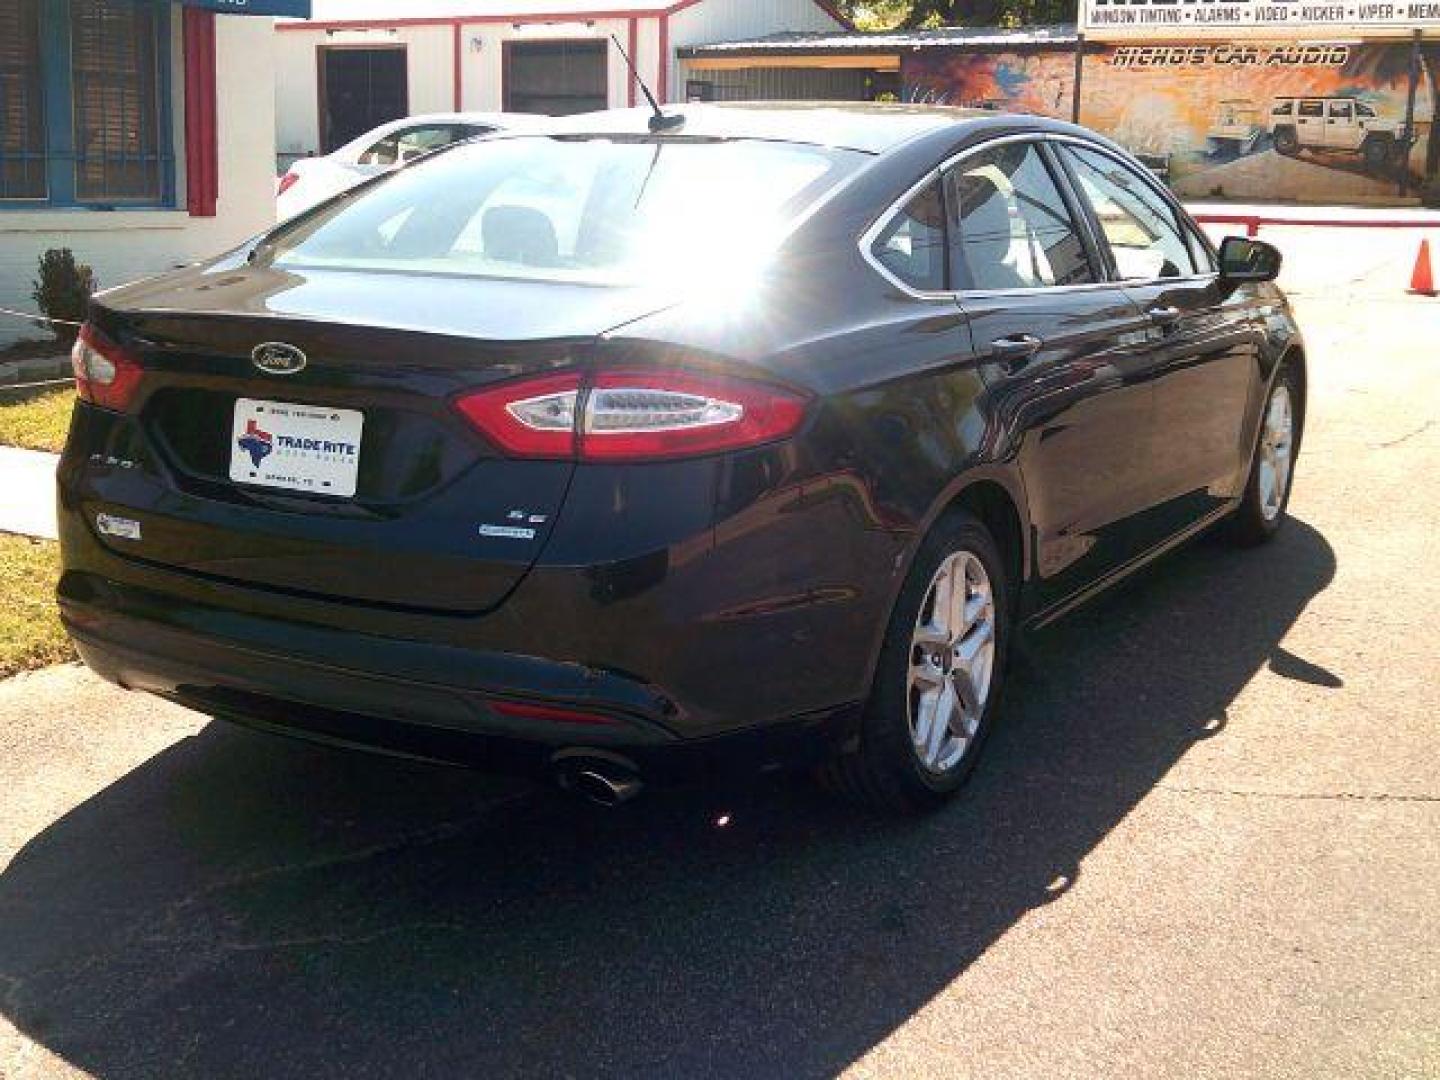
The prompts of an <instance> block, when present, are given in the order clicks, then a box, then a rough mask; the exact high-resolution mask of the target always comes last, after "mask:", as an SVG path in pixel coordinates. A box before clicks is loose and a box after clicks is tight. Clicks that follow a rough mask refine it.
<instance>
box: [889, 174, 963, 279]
mask: <svg viewBox="0 0 1440 1080" xmlns="http://www.w3.org/2000/svg"><path fill="white" fill-rule="evenodd" d="M870 254H871V255H872V256H874V258H875V261H876V262H878V263H879V264H880V265H881V266H883V267H885V269H886V270H888V271H890V273H891V274H893V275H894V276H895V277H897V278H899V279H900V280H901V281H903V282H904V283H905V284H906V285H909V286H910V288H912V289H916V290H918V291H919V292H939V291H940V290H942V289H944V288H945V287H946V284H945V201H944V199H943V198H942V197H941V194H940V181H939V180H938V179H936V180H932V181H931V182H930V183H928V184H926V185H925V187H924V188H923V189H921V191H920V193H919V194H917V195H916V196H915V197H914V198H912V199H911V200H910V201H909V202H908V203H906V204H905V205H904V206H903V207H902V208H901V209H900V210H898V211H896V212H895V213H894V214H892V215H891V217H890V220H889V221H887V222H886V223H885V227H884V228H883V229H881V230H880V235H879V236H877V237H875V240H874V242H873V243H871V245H870Z"/></svg>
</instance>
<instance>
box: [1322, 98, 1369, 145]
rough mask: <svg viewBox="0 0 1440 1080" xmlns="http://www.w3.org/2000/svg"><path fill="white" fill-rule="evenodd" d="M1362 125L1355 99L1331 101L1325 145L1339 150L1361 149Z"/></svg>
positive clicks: (1328, 110) (1327, 116)
mask: <svg viewBox="0 0 1440 1080" xmlns="http://www.w3.org/2000/svg"><path fill="white" fill-rule="evenodd" d="M1360 134H1361V132H1360V125H1359V124H1357V123H1356V122H1355V103H1354V102H1353V101H1330V102H1328V103H1327V109H1326V116H1325V145H1326V146H1330V147H1334V148H1335V149H1337V150H1359V149H1360Z"/></svg>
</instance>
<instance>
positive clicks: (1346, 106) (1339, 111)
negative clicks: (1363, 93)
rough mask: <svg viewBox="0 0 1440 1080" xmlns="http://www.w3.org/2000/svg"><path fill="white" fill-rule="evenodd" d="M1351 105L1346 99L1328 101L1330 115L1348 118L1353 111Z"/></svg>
mask: <svg viewBox="0 0 1440 1080" xmlns="http://www.w3.org/2000/svg"><path fill="white" fill-rule="evenodd" d="M1353 108H1354V107H1353V106H1352V105H1351V104H1350V102H1348V101H1332V102H1331V103H1330V115H1331V116H1336V117H1340V118H1341V119H1344V120H1349V119H1350V117H1351V116H1353V115H1354V113H1353V111H1352V110H1353Z"/></svg>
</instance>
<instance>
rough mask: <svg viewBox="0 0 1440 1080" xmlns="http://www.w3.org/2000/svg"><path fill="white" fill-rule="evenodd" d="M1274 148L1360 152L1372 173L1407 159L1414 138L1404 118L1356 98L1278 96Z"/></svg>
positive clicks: (1289, 154) (1292, 151)
mask: <svg viewBox="0 0 1440 1080" xmlns="http://www.w3.org/2000/svg"><path fill="white" fill-rule="evenodd" d="M1270 132H1271V136H1272V137H1273V139H1274V140H1275V149H1276V150H1277V151H1279V152H1280V153H1281V154H1284V155H1285V156H1286V157H1294V156H1295V155H1296V154H1298V153H1299V152H1300V151H1301V150H1310V151H1312V152H1319V153H1336V152H1339V153H1348V154H1359V155H1360V156H1361V157H1362V158H1363V159H1364V161H1365V167H1366V169H1367V170H1369V171H1370V172H1372V173H1378V172H1383V171H1385V170H1386V169H1388V168H1392V167H1394V166H1396V165H1399V164H1401V163H1402V162H1404V160H1405V157H1406V155H1407V154H1408V152H1409V149H1410V145H1411V144H1412V142H1413V136H1409V135H1407V133H1406V130H1405V124H1404V123H1403V122H1402V121H1398V120H1391V119H1387V118H1386V117H1382V116H1380V115H1379V114H1378V113H1376V111H1375V109H1374V108H1373V107H1372V106H1370V105H1367V104H1366V103H1365V102H1363V101H1359V100H1357V99H1356V98H1353V97H1338V96H1337V97H1277V98H1276V99H1275V103H1274V105H1272V106H1271V109H1270Z"/></svg>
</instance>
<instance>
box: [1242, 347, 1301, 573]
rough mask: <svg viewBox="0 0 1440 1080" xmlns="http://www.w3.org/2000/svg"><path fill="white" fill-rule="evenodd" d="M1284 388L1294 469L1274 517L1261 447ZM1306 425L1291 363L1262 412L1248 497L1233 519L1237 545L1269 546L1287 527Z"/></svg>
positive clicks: (1287, 478)
mask: <svg viewBox="0 0 1440 1080" xmlns="http://www.w3.org/2000/svg"><path fill="white" fill-rule="evenodd" d="M1282 388H1283V389H1284V390H1285V392H1286V393H1287V394H1289V396H1290V403H1291V418H1292V419H1291V430H1290V467H1289V471H1288V473H1287V476H1286V481H1285V488H1284V492H1283V494H1282V495H1281V498H1280V505H1279V509H1278V510H1277V511H1275V512H1274V513H1272V514H1267V513H1266V512H1265V505H1264V503H1265V500H1264V496H1263V494H1262V492H1261V476H1260V463H1261V448H1262V446H1263V445H1264V441H1265V434H1266V431H1265V417H1266V415H1267V414H1268V413H1269V411H1270V406H1271V403H1272V402H1273V401H1274V399H1275V395H1276V394H1277V393H1278V392H1279V391H1280V390H1281V389H1282ZM1304 423H1305V416H1304V411H1303V399H1302V398H1301V396H1300V389H1299V379H1298V377H1297V376H1296V373H1295V368H1294V367H1293V366H1292V365H1290V364H1288V363H1287V364H1285V365H1284V366H1283V367H1281V369H1280V371H1279V372H1278V373H1277V374H1276V376H1275V380H1274V383H1273V384H1272V385H1271V387H1270V393H1269V394H1267V395H1266V397H1265V407H1264V410H1263V411H1262V412H1261V413H1260V430H1259V432H1258V433H1257V434H1256V437H1255V449H1254V450H1253V451H1252V452H1251V455H1250V477H1249V479H1248V480H1247V481H1246V483H1245V495H1244V497H1243V498H1242V499H1241V500H1240V506H1239V507H1238V508H1237V509H1236V510H1235V513H1234V515H1233V516H1232V517H1231V519H1230V536H1231V538H1232V539H1233V540H1234V541H1235V542H1236V543H1238V544H1240V545H1242V546H1244V547H1253V546H1255V545H1256V544H1263V543H1266V542H1268V541H1269V540H1271V539H1273V538H1274V536H1275V534H1276V533H1278V532H1279V531H1280V529H1281V526H1283V525H1284V524H1285V517H1286V511H1287V509H1288V508H1289V506H1290V492H1291V491H1293V490H1294V487H1295V483H1294V481H1295V464H1296V462H1297V461H1298V460H1299V456H1300V436H1301V434H1302V432H1303V431H1304Z"/></svg>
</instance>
